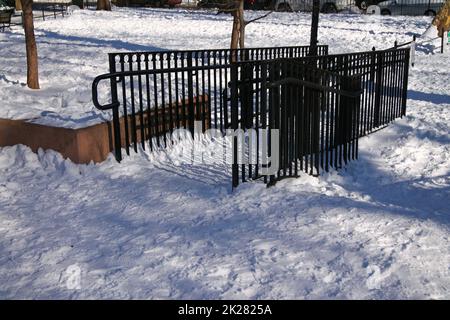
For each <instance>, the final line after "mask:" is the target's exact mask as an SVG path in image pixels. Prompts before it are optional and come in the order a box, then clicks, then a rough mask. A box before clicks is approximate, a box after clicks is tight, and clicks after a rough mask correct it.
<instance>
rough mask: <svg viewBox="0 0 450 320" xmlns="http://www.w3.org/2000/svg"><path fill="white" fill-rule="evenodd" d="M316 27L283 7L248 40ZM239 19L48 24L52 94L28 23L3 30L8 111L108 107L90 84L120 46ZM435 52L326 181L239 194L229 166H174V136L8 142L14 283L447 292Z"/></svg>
mask: <svg viewBox="0 0 450 320" xmlns="http://www.w3.org/2000/svg"><path fill="white" fill-rule="evenodd" d="M248 15H249V16H252V17H253V16H254V17H256V16H257V15H259V13H248ZM429 23H430V18H424V17H415V18H405V17H387V18H383V20H380V19H379V18H377V17H364V16H359V15H321V25H320V26H321V27H320V33H319V39H320V40H321V43H325V44H329V45H330V50H331V52H336V53H338V52H348V51H363V50H370V49H371V48H372V46H376V47H377V48H387V47H390V46H391V45H392V44H393V42H394V41H395V40H398V41H399V43H401V42H404V41H409V40H410V39H411V36H412V34H413V33H418V34H421V33H423V32H424V31H425V30H426V28H427V27H428V25H429ZM309 24H310V17H309V15H306V14H296V13H292V14H281V13H280V14H278V13H274V14H272V15H270V16H269V17H268V18H266V19H264V20H260V21H258V22H257V23H254V24H251V25H249V26H248V30H247V43H248V46H277V45H297V44H298V45H301V44H305V43H307V40H308V39H309ZM230 28H231V20H230V17H228V16H224V15H215V14H214V13H213V12H201V11H195V12H187V11H183V10H140V9H137V10H136V9H133V10H126V9H120V10H119V9H118V10H116V11H114V12H112V13H97V12H93V11H80V12H75V13H74V14H73V15H72V16H70V17H68V18H64V19H57V20H49V21H45V22H37V23H36V33H37V35H38V38H37V40H38V48H39V54H40V72H41V85H42V90H41V91H38V92H31V91H30V90H28V89H25V88H24V87H23V86H22V83H23V82H25V75H26V72H25V67H24V65H25V64H24V43H23V35H22V31H21V30H20V29H19V28H13V30H12V31H10V32H5V33H0V56H1V60H0V98H1V100H0V117H3V118H6V117H10V118H17V117H22V118H32V117H38V116H42V115H44V119H46V120H44V121H49V122H51V123H55V124H56V123H59V124H62V125H65V126H71V127H75V126H84V125H86V124H89V123H95V122H98V121H99V119H100V120H101V118H102V117H104V116H106V115H102V113H101V112H99V111H96V110H94V108H93V107H92V106H91V102H90V83H91V81H92V79H93V77H94V76H95V75H97V74H99V73H103V72H106V71H107V67H108V65H107V60H106V58H107V53H108V52H110V51H122V50H150V49H152V48H162V49H197V48H219V47H227V45H228V42H229V38H228V37H229V31H230ZM431 50H432V47H431V46H430V45H427V46H422V47H421V48H419V50H418V56H417V57H416V66H415V68H413V69H411V74H410V83H409V84H410V86H409V89H410V90H409V93H408V97H409V99H408V107H407V116H406V117H405V118H403V119H401V120H397V121H395V122H394V123H393V124H392V125H390V126H389V127H388V128H386V129H383V130H381V131H379V132H377V133H374V134H372V135H371V136H369V137H365V138H362V139H361V140H360V158H359V160H358V161H354V162H352V163H350V164H349V165H348V166H347V167H346V168H345V169H343V170H340V171H338V172H336V171H334V172H332V173H330V174H328V175H325V176H322V177H320V178H314V177H311V176H307V175H302V176H301V177H300V178H298V179H288V180H284V181H282V182H279V183H278V184H277V185H276V186H275V187H272V188H269V189H266V188H265V186H264V185H263V184H261V183H245V184H242V185H241V186H240V187H239V188H238V189H237V190H235V191H234V192H231V190H230V186H231V179H230V176H229V172H228V170H229V168H228V167H226V166H225V165H220V164H217V165H214V166H191V165H186V164H178V163H177V162H174V161H172V160H171V159H173V154H174V153H175V154H176V152H177V149H176V148H174V149H172V150H168V151H164V152H163V151H159V152H155V153H152V154H149V153H141V154H139V155H135V156H132V157H129V158H126V159H125V160H124V161H123V162H122V163H121V164H118V163H116V162H115V161H114V160H113V158H110V159H108V160H107V161H105V162H104V163H102V164H100V165H87V166H85V165H74V164H72V163H71V162H70V161H64V160H63V159H62V158H61V156H60V155H59V154H57V153H55V152H52V151H48V152H40V153H39V154H38V155H37V154H34V153H32V152H31V151H30V150H29V149H28V148H26V147H23V146H15V147H6V148H2V149H0V298H74V299H76V298H189V299H190V298H243V299H246V298H256V299H265V298H358V299H361V298H437V299H438V298H450V241H449V236H450V229H449V227H450V175H449V171H450V134H449V133H450V109H449V108H450V67H449V61H450V59H449V57H450V56H449V54H448V53H446V54H444V55H440V54H432V52H431ZM74 268H75V270H78V271H80V277H79V280H80V281H79V283H78V285H77V286H73V284H74V283H73V281H71V277H72V276H73V274H71V273H70V272H68V271H70V270H72V271H73V270H74ZM72 280H73V279H72Z"/></svg>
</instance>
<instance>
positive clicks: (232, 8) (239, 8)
mask: <svg viewBox="0 0 450 320" xmlns="http://www.w3.org/2000/svg"><path fill="white" fill-rule="evenodd" d="M221 12H229V13H231V15H232V16H233V28H232V31H231V44H230V48H231V49H237V48H245V27H246V26H247V25H248V24H250V23H252V22H255V21H257V20H260V19H263V18H265V17H267V16H268V15H269V14H271V13H272V11H270V12H268V13H266V14H265V15H262V16H260V17H258V18H255V19H252V20H249V21H246V20H245V18H244V0H231V1H230V2H228V3H226V4H225V5H223V6H220V7H219V12H218V13H221Z"/></svg>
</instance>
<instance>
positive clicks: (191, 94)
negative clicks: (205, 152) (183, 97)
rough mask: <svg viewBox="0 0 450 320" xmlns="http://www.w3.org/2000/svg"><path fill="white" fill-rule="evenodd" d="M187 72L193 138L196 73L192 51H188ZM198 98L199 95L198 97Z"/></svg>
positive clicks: (190, 125) (189, 113)
mask: <svg viewBox="0 0 450 320" xmlns="http://www.w3.org/2000/svg"><path fill="white" fill-rule="evenodd" d="M187 67H188V70H187V74H188V79H187V80H188V119H189V120H188V122H189V131H190V132H191V135H192V139H194V121H195V115H194V81H193V77H194V73H193V71H192V52H190V51H189V52H188V54H187ZM197 99H198V97H197Z"/></svg>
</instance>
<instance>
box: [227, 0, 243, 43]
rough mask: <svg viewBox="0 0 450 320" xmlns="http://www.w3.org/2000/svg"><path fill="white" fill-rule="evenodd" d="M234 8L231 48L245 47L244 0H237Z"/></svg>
mask: <svg viewBox="0 0 450 320" xmlns="http://www.w3.org/2000/svg"><path fill="white" fill-rule="evenodd" d="M237 2H238V3H236V8H237V9H236V10H234V11H233V12H232V15H233V30H232V32H231V45H230V48H231V49H237V48H239V47H240V48H244V47H245V37H244V36H245V20H244V0H237Z"/></svg>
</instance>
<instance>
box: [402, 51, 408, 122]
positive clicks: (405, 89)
mask: <svg viewBox="0 0 450 320" xmlns="http://www.w3.org/2000/svg"><path fill="white" fill-rule="evenodd" d="M403 72H404V73H403V96H402V117H403V116H405V115H406V100H407V98H408V73H409V49H407V51H406V57H405V66H404V70H403Z"/></svg>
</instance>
